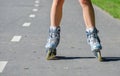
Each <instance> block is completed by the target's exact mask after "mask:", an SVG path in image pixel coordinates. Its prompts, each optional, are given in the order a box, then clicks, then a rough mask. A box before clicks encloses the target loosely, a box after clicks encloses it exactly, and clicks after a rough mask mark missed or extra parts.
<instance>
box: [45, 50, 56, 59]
mask: <svg viewBox="0 0 120 76" xmlns="http://www.w3.org/2000/svg"><path fill="white" fill-rule="evenodd" d="M55 57H56V55H55V54H54V53H52V52H51V50H48V52H47V55H46V59H47V60H53V59H55Z"/></svg>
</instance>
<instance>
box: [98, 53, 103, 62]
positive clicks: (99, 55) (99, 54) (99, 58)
mask: <svg viewBox="0 0 120 76" xmlns="http://www.w3.org/2000/svg"><path fill="white" fill-rule="evenodd" d="M97 56H98V60H99V61H100V62H102V61H103V59H102V56H101V52H100V51H99V52H97Z"/></svg>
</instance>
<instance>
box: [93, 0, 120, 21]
mask: <svg viewBox="0 0 120 76" xmlns="http://www.w3.org/2000/svg"><path fill="white" fill-rule="evenodd" d="M92 2H93V3H94V4H95V5H97V6H98V7H100V8H102V9H103V10H105V11H107V12H108V13H109V14H110V15H112V16H113V17H114V18H118V19H120V0H92Z"/></svg>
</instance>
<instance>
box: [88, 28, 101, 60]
mask: <svg viewBox="0 0 120 76" xmlns="http://www.w3.org/2000/svg"><path fill="white" fill-rule="evenodd" d="M86 34H87V42H88V44H89V45H90V47H91V51H92V52H93V54H94V56H95V57H96V58H97V59H98V60H99V61H102V56H101V51H100V50H101V49H102V46H101V43H100V39H99V36H98V30H97V29H96V28H94V29H92V30H87V31H86Z"/></svg>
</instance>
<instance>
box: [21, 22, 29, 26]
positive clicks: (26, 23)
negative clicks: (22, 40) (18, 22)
mask: <svg viewBox="0 0 120 76" xmlns="http://www.w3.org/2000/svg"><path fill="white" fill-rule="evenodd" d="M30 25H31V23H30V22H25V23H24V24H23V25H22V26H23V27H29V26H30Z"/></svg>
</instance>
